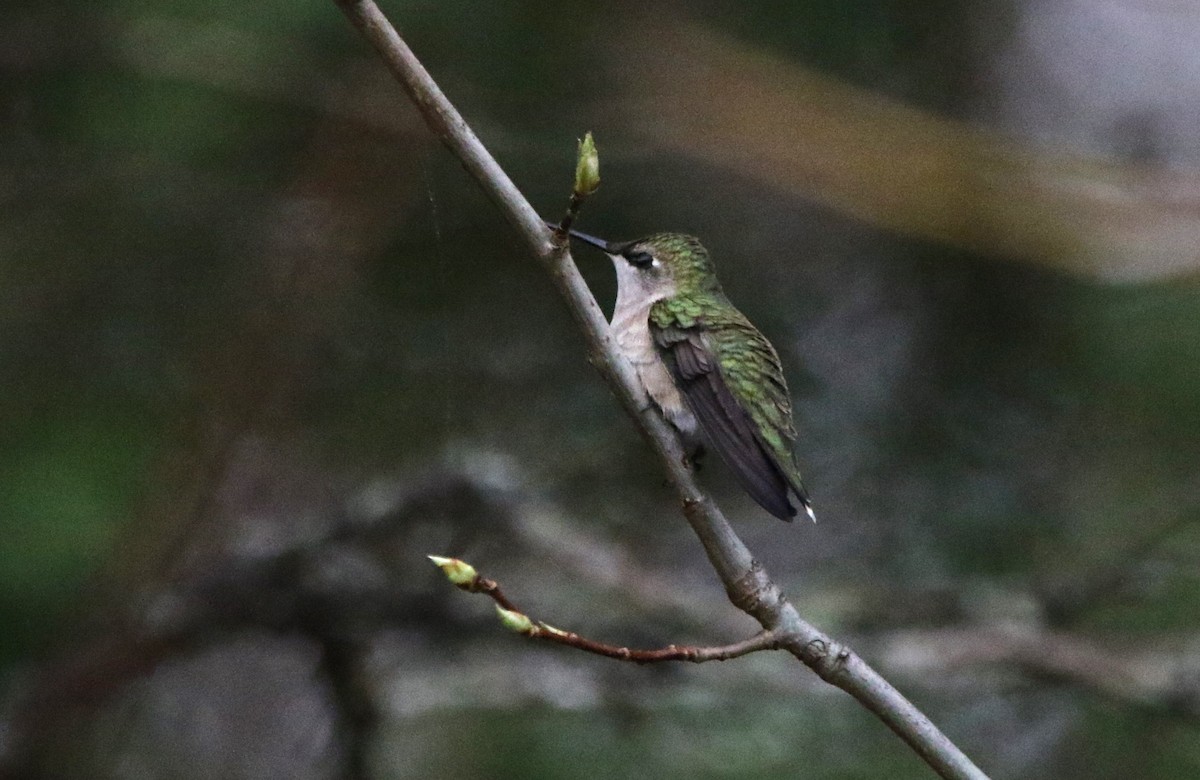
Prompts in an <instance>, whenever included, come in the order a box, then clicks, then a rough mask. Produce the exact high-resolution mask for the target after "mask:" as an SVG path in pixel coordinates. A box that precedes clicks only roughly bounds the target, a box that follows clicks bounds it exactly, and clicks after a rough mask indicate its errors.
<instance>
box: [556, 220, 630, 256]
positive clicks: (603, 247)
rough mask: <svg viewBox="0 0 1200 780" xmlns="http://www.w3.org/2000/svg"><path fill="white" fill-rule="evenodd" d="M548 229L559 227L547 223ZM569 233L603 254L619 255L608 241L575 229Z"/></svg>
mask: <svg viewBox="0 0 1200 780" xmlns="http://www.w3.org/2000/svg"><path fill="white" fill-rule="evenodd" d="M546 227H548V228H550V229H551V230H558V225H556V224H554V223H553V222H549V221H547V222H546ZM567 232H568V233H570V234H571V237H572V238H578V239H579V240H580V241H582V242H583V243H585V244H590V245H591V246H594V247H596V248H597V249H599V250H600V251H602V252H607V253H609V254H618V252H617V250H616V248H615V247H613V245H612V244H610V243H608V242H607V241H605V240H604V239H602V238H596V237H595V236H589V235H588V234H587V233H580V232H579V231H578V230H574V229H572V230H568V231H567Z"/></svg>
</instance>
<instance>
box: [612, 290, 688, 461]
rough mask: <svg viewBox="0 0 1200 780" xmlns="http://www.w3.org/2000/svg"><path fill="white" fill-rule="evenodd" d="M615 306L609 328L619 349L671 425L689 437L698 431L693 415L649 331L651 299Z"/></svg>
mask: <svg viewBox="0 0 1200 780" xmlns="http://www.w3.org/2000/svg"><path fill="white" fill-rule="evenodd" d="M620 304H621V301H618V306H617V308H616V310H615V311H614V312H613V318H612V323H611V325H612V332H613V337H614V338H615V339H616V341H617V346H619V347H620V348H621V352H622V353H624V355H625V357H626V358H627V359H628V360H629V362H630V363H632V364H633V367H634V369H635V370H636V371H637V374H638V378H639V379H641V380H642V385H643V386H644V387H645V388H646V392H647V393H648V394H649V395H650V398H652V399H653V400H654V403H656V404H658V407H659V408H660V409H662V412H663V416H664V417H666V418H667V420H668V421H669V422H670V423H671V424H672V425H674V426H675V427H676V428H677V429H678V430H679V432H680V433H682V434H683V435H684V437H685V438H688V439H692V438H694V437H696V435H697V433H698V427H697V423H696V418H695V416H693V415H692V411H691V409H689V408H688V407H687V404H686V403H685V402H684V400H683V396H682V395H680V393H679V390H678V389H677V388H676V387H675V382H674V380H673V379H672V378H671V373H670V370H669V369H668V368H667V365H666V364H665V363H664V362H663V360H662V358H661V357H659V354H658V350H657V349H656V348H655V346H654V338H653V337H652V336H651V335H650V325H649V320H650V306H651V305H652V304H653V302H649V303H644V304H641V305H636V306H621V305H620Z"/></svg>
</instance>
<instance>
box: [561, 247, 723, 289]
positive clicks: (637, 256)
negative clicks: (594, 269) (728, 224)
mask: <svg viewBox="0 0 1200 780" xmlns="http://www.w3.org/2000/svg"><path fill="white" fill-rule="evenodd" d="M571 235H572V236H573V237H574V238H577V239H579V240H580V241H583V242H584V243H585V244H589V245H591V246H594V247H596V248H598V249H601V250H603V252H604V253H605V254H607V255H608V256H609V257H610V258H611V259H612V261H613V265H615V266H616V269H617V283H618V284H619V285H620V286H621V287H622V288H624V287H625V286H626V285H630V286H631V289H636V290H639V291H640V292H641V294H643V295H645V296H646V297H648V298H650V299H652V300H661V299H663V298H668V297H671V296H674V295H678V294H680V293H685V294H686V293H692V292H714V293H719V292H720V291H721V285H720V282H718V281H717V274H716V270H715V268H714V267H713V262H712V258H710V257H709V255H708V250H707V249H705V248H704V246H703V245H702V244H701V243H700V240H699V239H698V238H696V237H694V236H688V235H684V234H682V233H656V234H654V235H652V236H647V237H646V238H639V239H636V240H634V241H625V242H620V243H618V242H610V241H604V240H603V239H599V238H596V237H595V236H589V235H588V234H586V233H580V232H579V231H576V230H572V231H571Z"/></svg>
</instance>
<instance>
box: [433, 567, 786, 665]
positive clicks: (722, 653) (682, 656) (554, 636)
mask: <svg viewBox="0 0 1200 780" xmlns="http://www.w3.org/2000/svg"><path fill="white" fill-rule="evenodd" d="M429 559H430V560H431V561H433V562H434V563H435V564H436V565H437V566H438V567H439V568H440V569H441V570H442V571H443V572H444V573H445V574H446V576H447V578H449V580H450V581H451V582H452V583H454V585H455V587H457V588H459V589H461V590H465V591H466V592H468V593H483V594H485V595H486V596H488V597H489V598H491V599H492V601H494V602H496V604H497V606H498V607H499V609H498V610H497V611H498V612H499V613H500V619H501V621H503V623H504V625H505V626H506V627H507V628H510V629H512V630H513V631H516V632H517V633H519V634H524V635H525V636H527V637H530V638H531V639H544V640H546V641H547V642H554V643H555V644H559V645H565V646H567V647H574V648H575V649H576V650H583V651H584V652H587V653H594V654H596V655H602V656H605V657H607V658H615V659H617V660H618V661H632V662H633V663H635V664H648V663H657V662H660V661H691V662H692V663H697V664H698V663H703V662H705V661H728V660H731V659H733V658H740V657H741V656H743V655H749V654H750V653H757V652H758V651H760V650H778V649H780V648H781V647H782V646H783V643H782V642H781V641H780V638H779V637H778V636H777V635H776V634H775V633H774V632H773V631H761V632H759V633H758V634H755V635H754V636H752V637H750V638H749V639H744V640H742V641H741V642H734V643H733V644H729V645H719V646H716V647H693V646H691V645H667V646H666V647H660V648H658V649H655V650H633V649H630V648H628V647H622V646H620V645H610V644H608V643H607V642H597V641H596V640H594V639H588V638H587V637H585V636H580V635H579V634H576V633H575V632H573V631H563V630H562V629H561V628H555V627H554V626H552V625H550V624H549V623H543V622H542V621H540V620H539V621H534V620H532V619H531V618H530V617H529V616H528V615H526V614H525V613H524V612H522V611H521V610H520V609H519V608H518V607H517V605H516V604H514V603H513V602H512V600H511V599H509V598H508V596H506V595H504V591H502V590H501V589H500V584H499V583H497V582H496V581H495V580H490V579H488V578H487V577H484V576H482V575H481V574H479V572H477V571H476V570H475V567H474V566H471V565H470V564H469V563H467V562H465V561H462V560H460V559H458V558H441V557H438V556H436V555H431V556H429Z"/></svg>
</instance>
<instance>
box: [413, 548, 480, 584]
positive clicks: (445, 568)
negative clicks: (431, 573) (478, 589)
mask: <svg viewBox="0 0 1200 780" xmlns="http://www.w3.org/2000/svg"><path fill="white" fill-rule="evenodd" d="M426 557H428V558H429V560H431V561H433V565H434V566H437V567H438V568H439V569H441V570H442V573H443V574H445V575H446V579H448V580H450V582H452V583H454V584H455V585H458V586H459V587H462V586H464V585H470V584H471V583H472V582H474V581H475V579H476V578H477V577H478V576H479V574H478V573H477V572H476V571H475V567H474V566H472V565H471V564H469V563H467V562H466V561H460V560H459V559H458V558H443V557H441V556H440V555H429V556H426Z"/></svg>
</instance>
